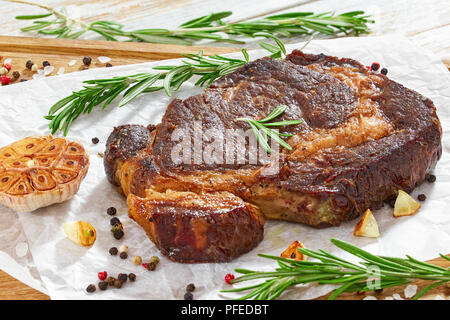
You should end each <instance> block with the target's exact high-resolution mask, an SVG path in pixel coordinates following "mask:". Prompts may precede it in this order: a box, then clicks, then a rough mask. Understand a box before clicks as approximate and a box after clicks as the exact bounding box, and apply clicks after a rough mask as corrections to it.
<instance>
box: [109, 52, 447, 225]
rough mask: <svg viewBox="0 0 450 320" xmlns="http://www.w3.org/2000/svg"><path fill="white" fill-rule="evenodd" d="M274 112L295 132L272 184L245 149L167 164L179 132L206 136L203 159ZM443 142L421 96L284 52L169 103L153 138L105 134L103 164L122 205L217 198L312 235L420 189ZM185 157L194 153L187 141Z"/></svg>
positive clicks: (329, 60)
mask: <svg viewBox="0 0 450 320" xmlns="http://www.w3.org/2000/svg"><path fill="white" fill-rule="evenodd" d="M280 104H284V105H286V106H287V110H286V111H285V112H284V113H283V114H282V115H281V116H279V117H278V118H277V119H275V120H277V121H282V120H293V119H295V120H297V119H302V120H303V123H301V124H300V125H295V126H285V127H281V128H280V132H281V133H288V134H293V136H292V137H290V138H289V139H286V142H287V143H289V145H290V146H291V147H292V150H290V151H289V150H287V149H282V150H280V155H279V159H278V162H277V165H278V166H279V170H278V171H276V172H275V173H273V174H265V173H264V171H263V170H264V169H267V166H269V165H271V164H270V163H269V164H267V163H266V162H262V161H259V159H258V162H256V163H255V162H251V161H249V160H250V154H251V152H250V148H249V147H248V145H247V144H246V145H245V148H246V149H245V151H246V152H245V161H243V162H239V161H234V162H231V163H230V162H229V161H225V160H224V159H218V156H217V154H215V157H208V156H206V157H205V158H204V159H203V160H204V161H198V159H194V160H193V161H191V162H189V161H183V162H182V163H179V162H177V161H174V160H173V150H175V149H176V148H177V147H179V143H180V142H179V141H177V140H176V139H174V138H173V135H174V133H176V131H177V129H180V128H182V130H184V131H183V132H184V134H185V136H188V137H192V136H194V137H195V134H196V127H197V128H198V127H200V128H201V129H202V130H203V132H205V131H207V130H208V129H214V130H215V131H214V132H215V135H214V137H213V139H212V140H211V138H210V137H208V138H207V139H205V138H204V140H203V142H201V143H200V150H201V151H204V152H205V151H207V150H208V149H207V148H208V142H210V141H213V140H215V139H217V138H218V137H220V136H224V135H226V133H227V132H228V130H231V129H233V130H238V129H242V130H248V129H249V127H248V124H247V123H245V122H242V121H236V119H237V118H242V117H247V118H253V119H262V118H264V117H266V116H267V115H268V114H269V113H270V112H271V111H272V110H273V109H274V108H275V107H276V106H278V105H280ZM199 123H200V124H199ZM441 135H442V129H441V126H440V122H439V119H438V117H437V115H436V110H435V107H434V105H433V103H432V101H431V100H429V99H427V98H424V97H423V96H421V95H420V94H419V93H417V92H415V91H413V90H410V89H407V88H405V87H404V86H402V85H401V84H399V83H397V82H395V81H392V80H390V79H389V78H388V77H386V76H384V75H382V74H378V73H373V72H369V71H367V70H366V68H365V67H364V66H363V65H361V64H360V63H358V62H357V61H354V60H351V59H338V58H336V57H330V56H325V55H322V54H321V55H311V54H304V53H302V52H299V51H295V50H294V51H293V52H292V53H291V54H290V55H288V56H287V58H286V59H285V61H279V60H275V59H271V58H263V59H259V60H256V61H253V62H250V63H247V64H246V65H245V66H244V67H242V68H241V69H239V70H237V71H235V72H234V73H232V74H230V75H227V76H225V77H224V78H222V79H220V80H218V81H216V82H214V83H213V84H212V85H211V86H210V87H209V88H208V89H206V90H205V91H204V93H203V94H199V95H195V96H192V97H189V98H187V99H186V100H184V101H182V100H179V99H175V100H173V101H172V102H171V103H170V105H169V106H168V108H167V110H166V112H165V114H164V116H163V119H162V121H161V123H160V124H158V125H157V126H156V127H154V126H149V127H148V128H146V127H143V126H140V125H123V126H119V127H117V128H115V129H114V131H113V132H112V133H111V135H110V137H109V139H108V142H107V148H106V152H105V158H104V163H105V169H106V173H107V176H108V179H109V181H110V182H111V183H113V184H115V185H118V186H120V189H121V190H122V191H123V192H124V194H125V195H128V194H134V195H137V196H139V197H145V195H146V192H145V190H146V189H149V188H151V189H153V190H155V191H158V192H165V191H166V190H174V191H190V192H195V193H212V192H222V191H226V192H230V193H232V194H234V195H236V196H238V197H240V198H242V199H243V200H244V201H246V202H249V203H252V204H254V205H256V206H258V207H259V208H260V210H261V211H262V212H263V214H264V216H265V217H266V218H269V219H282V220H289V221H295V222H301V223H305V224H308V225H311V226H314V227H318V228H320V227H326V226H336V225H339V224H340V223H341V222H343V221H347V220H350V219H353V218H355V217H357V216H359V215H360V214H361V213H362V212H364V211H365V210H366V209H367V208H371V209H377V208H379V207H381V206H382V205H383V201H384V200H386V199H389V198H392V197H394V196H395V195H396V193H397V190H398V189H402V190H406V191H410V190H412V189H413V188H414V187H415V186H416V185H418V184H420V183H421V182H422V181H423V180H424V179H425V175H426V173H427V171H428V170H429V169H430V168H432V167H433V166H434V165H435V164H436V162H437V161H438V159H439V158H440V155H441V152H442V151H441ZM208 139H210V140H208ZM193 140H195V139H193ZM205 140H207V141H205ZM230 141H232V142H235V143H237V142H236V139H235V140H230ZM230 141H228V140H227V146H226V147H227V148H228V147H229V145H228V143H230ZM232 146H233V144H232ZM239 146H241V145H239ZM239 146H238V148H239ZM190 147H191V149H190V150H191V151H192V153H193V154H195V141H194V143H193V144H192V145H190ZM197 147H198V145H197ZM231 150H233V149H231ZM233 152H236V150H234V151H233ZM203 154H205V153H203ZM206 154H208V153H206ZM224 154H226V152H224ZM233 154H234V153H233ZM224 157H225V155H224ZM205 160H206V161H205ZM272 164H273V163H272ZM263 173H264V174H263Z"/></svg>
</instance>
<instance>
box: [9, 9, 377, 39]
mask: <svg viewBox="0 0 450 320" xmlns="http://www.w3.org/2000/svg"><path fill="white" fill-rule="evenodd" d="M6 1H9V2H16V3H21V4H27V5H33V6H38V7H40V8H42V9H44V10H46V11H47V12H46V13H43V14H36V15H20V16H17V17H16V19H19V20H34V21H33V24H32V25H31V26H28V27H25V28H22V29H21V30H22V31H23V32H31V31H33V32H38V33H40V34H45V35H49V36H56V37H57V38H69V39H76V38H79V37H80V36H81V35H83V34H84V33H86V32H88V31H90V32H95V33H97V34H99V35H100V36H102V37H103V38H105V39H106V40H109V41H143V42H151V43H163V44H180V45H191V44H192V43H193V42H195V41H198V40H201V39H203V40H204V39H207V40H211V41H222V42H231V43H236V44H242V43H244V41H242V38H254V37H255V36H256V34H257V33H259V32H266V33H270V34H273V35H275V36H277V37H291V36H292V35H306V34H314V33H321V34H325V35H328V36H333V35H339V34H345V35H347V34H350V33H354V34H355V35H359V34H361V33H369V31H370V30H369V27H368V24H369V23H373V22H374V21H373V20H371V19H370V15H365V13H364V11H351V12H346V13H343V14H339V15H336V14H335V13H334V12H324V13H319V14H314V13H313V12H290V13H284V14H278V15H272V16H268V17H265V18H262V19H256V20H247V21H241V22H225V21H224V20H223V19H225V18H228V17H230V16H231V15H232V12H231V11H223V12H217V13H211V14H208V15H205V16H202V17H199V18H195V19H192V20H190V21H187V22H185V23H183V24H181V25H180V26H178V27H177V28H175V29H171V30H170V29H164V28H145V29H138V30H125V26H124V25H122V24H120V23H118V22H115V21H104V20H102V21H96V22H93V23H87V22H84V21H82V20H77V19H74V18H71V17H70V16H69V15H68V14H67V11H66V9H64V8H63V9H61V10H60V11H57V10H55V9H53V8H51V7H48V6H45V5H41V4H38V3H34V2H30V1H25V0H6ZM45 18H50V19H47V20H42V19H45Z"/></svg>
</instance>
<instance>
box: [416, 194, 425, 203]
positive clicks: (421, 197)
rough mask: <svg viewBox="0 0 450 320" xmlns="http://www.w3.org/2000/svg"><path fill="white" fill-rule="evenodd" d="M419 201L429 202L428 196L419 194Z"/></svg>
mask: <svg viewBox="0 0 450 320" xmlns="http://www.w3.org/2000/svg"><path fill="white" fill-rule="evenodd" d="M417 199H418V200H419V201H425V200H427V196H426V195H424V194H423V193H421V194H419V195H418V196H417Z"/></svg>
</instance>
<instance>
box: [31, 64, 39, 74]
mask: <svg viewBox="0 0 450 320" xmlns="http://www.w3.org/2000/svg"><path fill="white" fill-rule="evenodd" d="M31 71H34V72H36V71H38V66H37V65H35V64H33V65H32V66H31Z"/></svg>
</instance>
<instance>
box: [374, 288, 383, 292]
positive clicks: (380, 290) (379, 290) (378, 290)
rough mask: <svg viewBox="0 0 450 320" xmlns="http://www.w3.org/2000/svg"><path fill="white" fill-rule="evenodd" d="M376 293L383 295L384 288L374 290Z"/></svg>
mask: <svg viewBox="0 0 450 320" xmlns="http://www.w3.org/2000/svg"><path fill="white" fill-rule="evenodd" d="M374 291H375V293H382V292H383V288H381V289H376V290H374Z"/></svg>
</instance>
